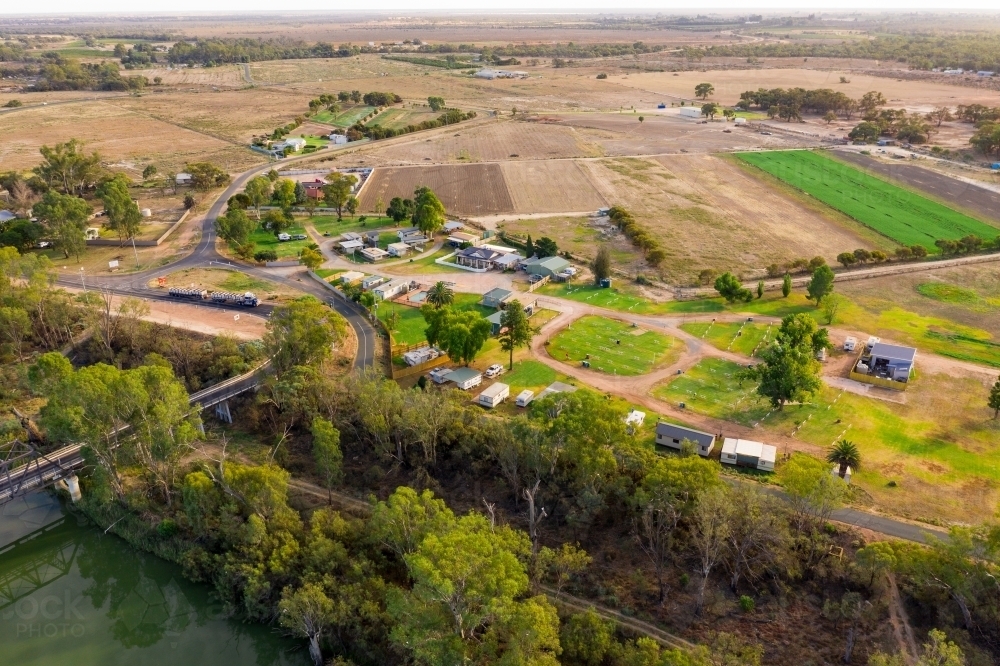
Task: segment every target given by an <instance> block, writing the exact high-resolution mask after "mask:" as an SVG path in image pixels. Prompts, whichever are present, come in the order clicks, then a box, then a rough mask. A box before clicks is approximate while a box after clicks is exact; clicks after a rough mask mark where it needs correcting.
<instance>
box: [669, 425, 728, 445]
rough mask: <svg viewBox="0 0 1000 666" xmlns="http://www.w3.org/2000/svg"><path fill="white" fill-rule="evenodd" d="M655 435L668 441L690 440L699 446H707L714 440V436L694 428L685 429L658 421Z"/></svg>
mask: <svg viewBox="0 0 1000 666" xmlns="http://www.w3.org/2000/svg"><path fill="white" fill-rule="evenodd" d="M656 434H657V435H662V436H663V437H669V438H670V439H690V440H691V441H692V442H697V443H699V444H708V443H710V442H712V441H714V440H715V435H713V434H711V433H707V432H703V431H701V430H695V429H694V428H686V427H684V426H680V425H674V424H673V423H664V422H663V421H660V422H659V423H657V424H656Z"/></svg>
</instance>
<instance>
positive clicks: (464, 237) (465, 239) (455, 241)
mask: <svg viewBox="0 0 1000 666" xmlns="http://www.w3.org/2000/svg"><path fill="white" fill-rule="evenodd" d="M481 242H482V239H481V238H479V236H476V235H474V234H467V233H464V232H461V231H456V232H455V233H453V234H451V235H450V236H448V244H449V245H451V246H452V247H462V246H463V245H465V244H466V243H468V244H469V245H478V244H479V243H481Z"/></svg>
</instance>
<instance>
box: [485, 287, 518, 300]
mask: <svg viewBox="0 0 1000 666" xmlns="http://www.w3.org/2000/svg"><path fill="white" fill-rule="evenodd" d="M513 294H514V292H512V291H511V290H510V289H502V288H500V287H494V288H493V289H490V290H489V291H488V292H486V293H485V294H483V299H484V300H485V299H487V298H488V299H491V300H494V301H502V300H504V299H506V298H510V297H511V296H513Z"/></svg>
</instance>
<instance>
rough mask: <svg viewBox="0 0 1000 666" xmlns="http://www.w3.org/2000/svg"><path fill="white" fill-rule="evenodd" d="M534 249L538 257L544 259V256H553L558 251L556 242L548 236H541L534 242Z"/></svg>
mask: <svg viewBox="0 0 1000 666" xmlns="http://www.w3.org/2000/svg"><path fill="white" fill-rule="evenodd" d="M535 251H536V253H537V254H538V258H539V259H544V258H545V257H554V256H556V255H557V254H558V253H559V248H558V247H557V246H556V242H555V241H554V240H552V239H551V238H549V237H548V236H542V237H541V238H539V239H538V242H537V243H535Z"/></svg>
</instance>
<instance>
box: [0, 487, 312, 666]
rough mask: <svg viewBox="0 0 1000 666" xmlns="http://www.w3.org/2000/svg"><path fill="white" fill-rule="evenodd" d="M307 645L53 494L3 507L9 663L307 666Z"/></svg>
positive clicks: (2, 629) (4, 633)
mask: <svg viewBox="0 0 1000 666" xmlns="http://www.w3.org/2000/svg"><path fill="white" fill-rule="evenodd" d="M303 647H304V646H303V643H302V642H299V641H294V640H290V639H287V638H284V637H282V636H281V635H279V634H278V633H276V631H275V630H274V629H273V628H271V627H265V626H261V625H259V624H252V623H248V622H242V621H241V620H240V619H239V618H238V617H232V616H230V615H228V614H226V613H225V611H224V609H223V607H222V605H221V604H219V603H218V601H217V600H216V599H214V598H213V595H212V591H211V588H210V587H208V586H205V585H197V584H194V583H190V582H188V581H186V580H185V579H184V578H183V576H182V575H181V571H180V568H179V567H177V566H176V565H174V564H171V563H169V562H166V561H164V560H161V559H159V558H157V557H154V556H152V555H148V554H146V553H142V552H139V551H137V550H135V549H134V548H132V547H131V546H129V545H128V544H127V543H125V542H124V541H122V540H121V539H119V538H118V537H116V536H113V535H109V534H105V533H104V531H103V530H101V529H98V528H96V527H94V526H93V525H91V524H89V523H86V522H81V521H78V519H77V518H76V516H74V515H73V514H70V513H68V512H66V511H65V510H64V509H63V507H62V506H61V505H60V503H59V502H58V501H57V500H56V499H55V498H54V497H53V496H52V495H50V494H47V493H34V494H32V495H29V496H28V497H26V498H23V499H20V500H16V501H14V502H10V503H8V504H6V505H4V506H2V507H0V664H17V666H36V665H37V666H42V665H44V666H57V665H58V666H64V665H68V666H91V665H93V666H97V665H100V666H105V665H110V666H116V665H119V664H121V665H123V666H125V665H127V666H131V665H133V664H134V665H136V666H168V665H169V666H244V665H246V666H285V665H288V666H301V665H305V664H308V663H310V662H309V659H308V651H307V650H305V649H303Z"/></svg>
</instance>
